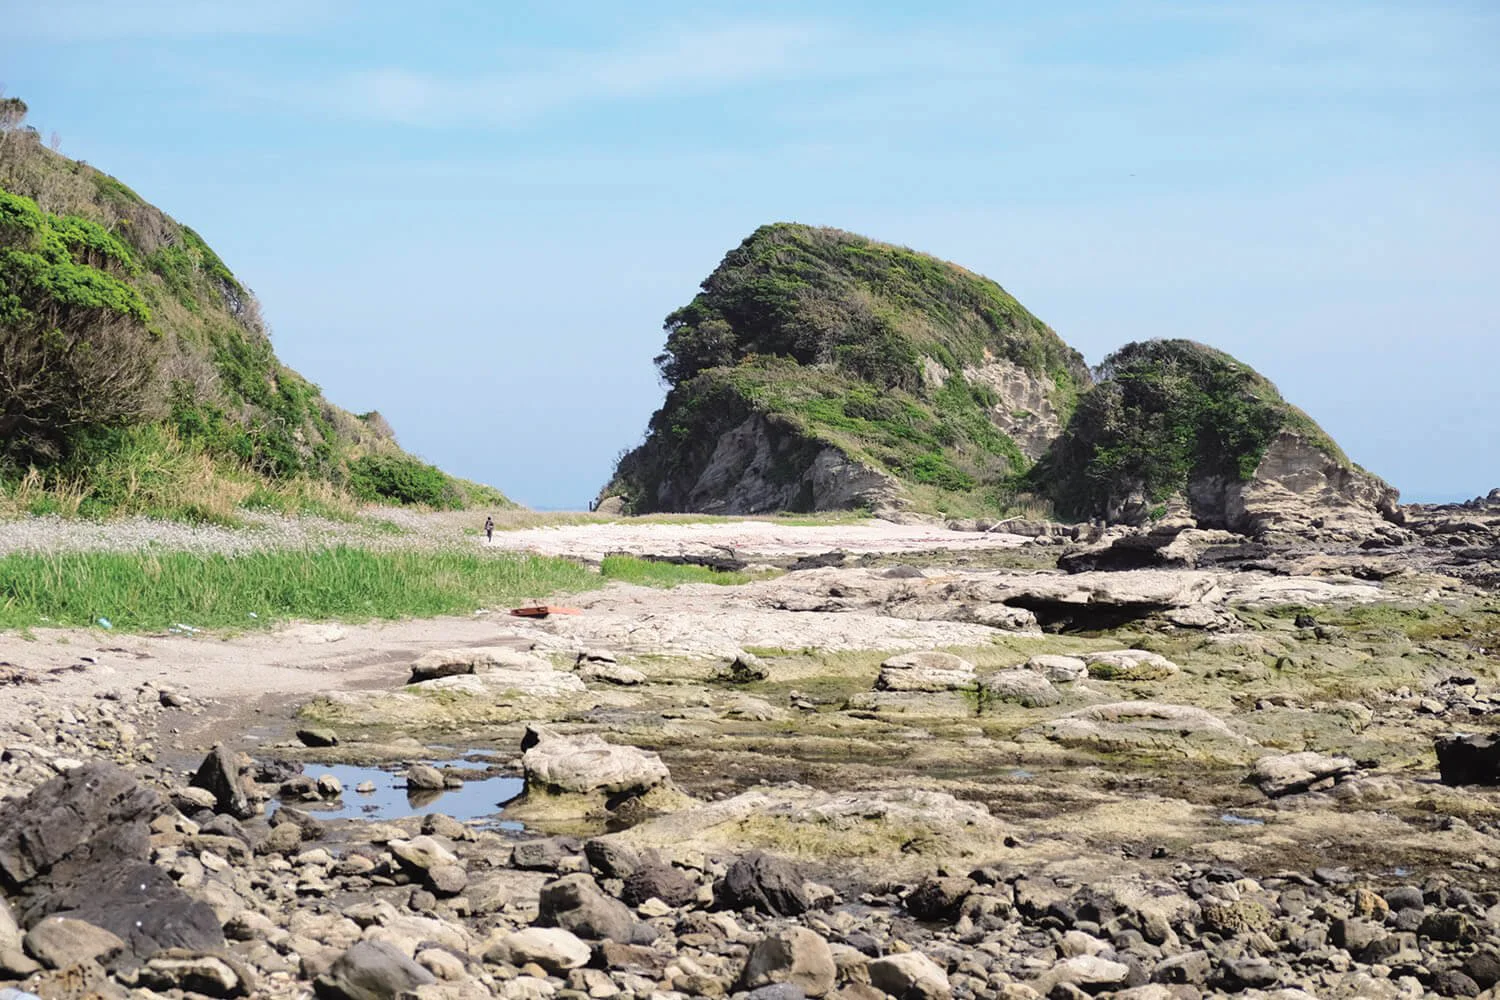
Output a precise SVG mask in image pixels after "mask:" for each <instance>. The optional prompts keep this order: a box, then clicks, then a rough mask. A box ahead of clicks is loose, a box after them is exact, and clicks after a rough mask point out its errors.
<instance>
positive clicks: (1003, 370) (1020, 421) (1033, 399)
mask: <svg viewBox="0 0 1500 1000" xmlns="http://www.w3.org/2000/svg"><path fill="white" fill-rule="evenodd" d="M963 374H964V378H965V379H967V380H968V382H969V383H970V384H971V385H982V386H987V387H988V388H990V389H992V390H994V393H995V395H996V396H997V397H998V401H997V402H996V404H995V405H994V406H993V407H991V408H990V420H991V421H993V422H994V424H995V426H996V427H998V428H1000V430H1002V431H1004V432H1005V433H1006V434H1007V435H1009V436H1010V439H1011V440H1012V441H1014V442H1015V443H1016V445H1017V447H1019V448H1020V449H1021V454H1023V455H1025V456H1026V457H1027V458H1028V459H1030V460H1031V461H1033V462H1034V461H1036V460H1037V459H1039V458H1041V457H1042V455H1043V454H1045V453H1046V451H1047V448H1048V447H1050V446H1051V444H1052V442H1053V441H1055V440H1057V437H1058V435H1059V434H1061V433H1062V426H1063V424H1062V416H1061V414H1059V413H1058V412H1057V407H1056V406H1054V405H1053V403H1052V394H1053V393H1054V392H1055V391H1056V386H1055V385H1054V384H1053V383H1052V381H1051V380H1050V379H1047V378H1043V377H1041V376H1040V375H1037V374H1035V373H1033V372H1029V371H1027V370H1026V369H1025V368H1022V367H1021V366H1020V365H1018V364H1015V363H1014V362H1010V361H1006V360H1004V359H996V360H994V361H991V362H989V363H988V364H985V365H981V366H980V367H977V368H965V369H964V372H963Z"/></svg>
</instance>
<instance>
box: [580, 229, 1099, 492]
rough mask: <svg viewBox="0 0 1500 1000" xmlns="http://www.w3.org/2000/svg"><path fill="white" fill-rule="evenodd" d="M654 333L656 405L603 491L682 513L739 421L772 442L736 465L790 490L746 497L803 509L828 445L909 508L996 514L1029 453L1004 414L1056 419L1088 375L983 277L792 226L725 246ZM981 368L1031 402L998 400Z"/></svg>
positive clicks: (999, 392)
mask: <svg viewBox="0 0 1500 1000" xmlns="http://www.w3.org/2000/svg"><path fill="white" fill-rule="evenodd" d="M666 332H667V342H666V348H665V350H664V351H663V352H662V354H661V355H660V356H659V357H657V359H656V362H657V365H658V366H659V368H660V369H661V372H662V375H663V377H664V379H665V380H666V382H667V383H668V386H669V389H668V392H667V396H666V400H665V402H664V403H663V405H662V407H661V409H660V410H658V411H657V412H656V414H655V415H654V416H653V417H652V418H651V422H650V425H649V428H648V431H647V436H646V440H645V442H644V443H643V444H642V445H641V447H639V448H637V449H635V450H634V451H632V452H630V453H629V454H627V455H626V456H624V457H623V458H622V459H621V461H620V463H619V465H618V467H617V468H616V470H615V475H614V477H613V479H612V481H611V482H610V484H609V485H608V486H607V487H606V488H605V490H604V492H603V494H602V495H605V496H609V495H617V496H621V497H622V498H624V499H625V501H626V504H627V507H628V509H631V510H634V511H636V512H640V513H644V512H648V511H658V510H669V511H670V510H689V509H696V508H695V506H694V504H695V503H696V502H697V501H696V500H695V499H694V498H695V496H696V495H697V494H696V493H695V491H694V490H693V488H692V484H693V483H695V482H697V481H698V480H699V479H700V478H701V477H702V476H703V475H705V474H706V471H707V470H708V469H710V468H711V467H712V466H713V464H714V463H715V462H716V461H720V462H722V461H723V453H722V451H721V450H720V449H719V441H720V439H721V438H722V436H723V435H724V434H726V433H727V432H729V431H731V430H733V429H735V428H737V427H744V426H750V425H747V423H746V422H747V421H751V422H752V424H753V425H754V426H755V428H756V431H755V433H756V434H758V435H760V436H762V437H765V438H767V439H768V441H767V443H766V445H765V449H764V450H766V451H767V453H768V454H770V455H771V459H770V460H769V461H761V462H759V463H752V464H753V468H752V469H751V471H752V472H753V474H754V475H755V476H757V477H759V479H760V480H763V481H764V482H765V483H766V484H768V486H771V487H774V486H776V485H777V484H778V483H781V482H784V483H785V484H786V485H787V487H788V488H787V489H786V490H785V491H784V492H783V493H778V492H777V491H776V490H774V489H763V490H761V491H760V495H761V496H764V497H767V498H772V497H792V498H793V499H792V500H791V502H789V503H782V504H780V506H781V507H782V508H783V509H785V508H787V507H790V508H791V509H810V507H811V506H812V505H814V503H815V501H814V499H813V498H812V497H811V496H810V493H809V491H810V488H811V480H810V478H809V463H810V462H812V461H813V459H814V458H815V457H816V456H817V455H818V454H820V453H821V452H823V451H824V450H825V449H828V448H833V449H836V450H837V451H838V452H839V453H841V454H842V455H844V456H847V458H848V459H850V460H852V461H853V462H855V463H857V464H858V465H860V466H862V467H865V468H868V469H871V470H874V471H875V472H877V473H879V474H881V475H884V476H887V477H889V478H890V480H891V482H892V483H893V484H895V488H896V489H897V490H898V491H899V492H900V493H901V494H902V495H903V497H904V499H905V500H906V501H907V502H908V503H910V504H911V505H912V506H915V507H917V508H919V509H933V510H947V511H953V512H960V511H969V510H980V509H989V510H994V509H998V508H999V507H1001V506H1003V505H1004V504H1005V503H1006V502H1007V500H1008V499H1009V497H1010V491H1011V489H1012V487H1013V485H1014V483H1015V480H1016V476H1018V475H1019V474H1020V473H1022V472H1024V471H1025V470H1026V469H1027V468H1028V466H1029V465H1030V459H1029V458H1028V457H1027V455H1026V453H1025V451H1026V449H1025V448H1024V447H1023V446H1022V444H1020V443H1018V441H1017V439H1016V437H1015V436H1014V434H1013V433H1012V431H1013V429H1014V427H1015V426H1016V425H1014V424H1012V420H1016V421H1025V420H1027V419H1028V418H1036V419H1038V420H1040V419H1042V417H1043V416H1045V417H1046V419H1049V420H1053V421H1056V422H1057V423H1058V429H1060V422H1061V421H1064V420H1066V419H1067V417H1068V415H1070V414H1071V413H1072V410H1073V407H1074V406H1075V404H1076V400H1077V398H1078V396H1079V394H1080V392H1082V391H1083V390H1084V389H1085V388H1087V386H1088V385H1089V382H1090V379H1089V372H1088V368H1087V366H1086V365H1085V364H1084V362H1083V359H1082V357H1081V356H1080V355H1079V354H1078V353H1077V352H1076V351H1074V350H1073V349H1071V348H1069V347H1068V346H1067V345H1066V344H1064V343H1063V342H1062V340H1061V339H1060V338H1059V337H1058V336H1057V335H1056V334H1055V333H1054V332H1053V331H1052V330H1051V329H1050V328H1049V327H1047V325H1046V324H1044V323H1043V322H1042V321H1041V320H1039V319H1037V318H1036V317H1035V316H1033V315H1031V313H1029V312H1027V311H1026V309H1025V308H1023V307H1022V306H1021V304H1020V303H1019V302H1017V301H1016V300H1015V299H1014V298H1013V297H1012V296H1011V295H1009V294H1008V293H1007V292H1006V291H1005V290H1004V289H1002V288H1001V287H1000V286H999V285H997V284H995V283H994V282H993V281H990V280H989V279H987V278H984V277H981V276H979V275H976V274H974V273H972V272H970V271H967V270H965V269H963V268H961V267H959V266H957V265H955V264H950V263H948V262H946V261H942V260H938V259H937V258H935V257H930V256H928V255H926V254H921V253H917V252H915V251H912V250H908V249H905V248H903V247H897V246H891V245H889V244H885V243H879V242H876V241H874V240H870V239H866V238H865V237H862V236H857V235H855V234H852V233H847V232H843V231H840V230H837V229H824V228H814V227H811V226H804V225H796V224H790V223H779V224H775V225H768V226H763V227H761V228H760V229H757V230H756V231H755V232H754V233H752V234H751V235H750V237H749V238H748V239H746V240H745V241H744V242H743V243H742V244H740V246H739V247H737V248H736V249H734V250H732V251H730V253H729V254H728V255H727V256H726V257H725V258H724V260H723V262H722V263H721V264H720V265H719V267H718V268H717V269H716V270H715V271H714V272H713V273H712V274H711V275H709V277H708V278H707V279H706V280H705V281H704V282H703V285H702V290H701V291H700V292H699V294H698V295H697V296H696V297H695V298H694V299H693V300H692V302H690V303H689V304H688V305H686V306H684V307H683V308H681V309H679V310H677V311H676V312H674V313H672V314H671V315H670V316H668V317H667V320H666ZM997 372H998V373H1001V374H1003V375H1005V376H1006V377H1009V378H1012V379H1015V378H1019V379H1021V381H1022V382H1024V383H1025V384H1026V385H1028V386H1032V387H1034V389H1035V392H1034V393H1033V395H1035V396H1037V397H1038V398H1036V399H1028V400H1027V401H1026V402H1025V403H1022V402H1019V401H1017V400H1014V399H1008V398H1006V390H1005V389H1004V388H1003V386H1001V387H998V388H997V385H998V383H997V382H996V381H995V378H994V377H993V376H994V375H995V373H997ZM1028 405H1029V406H1030V407H1031V408H1032V409H1035V410H1044V411H1045V414H1040V415H1039V414H1036V413H1032V412H1031V410H1028V409H1026V406H1028ZM755 421H759V422H758V423H755ZM1044 432H1045V431H1043V433H1044ZM1028 433H1033V434H1034V433H1035V432H1034V431H1031V430H1029V431H1028ZM746 502H747V503H748V502H749V501H748V500H747V501H746ZM768 502H769V500H768ZM738 512H753V511H751V510H742V511H738Z"/></svg>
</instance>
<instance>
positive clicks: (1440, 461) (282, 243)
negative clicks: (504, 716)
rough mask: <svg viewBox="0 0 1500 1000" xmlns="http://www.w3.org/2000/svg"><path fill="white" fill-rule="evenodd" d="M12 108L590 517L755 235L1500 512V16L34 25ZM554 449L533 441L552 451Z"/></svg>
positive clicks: (598, 16)
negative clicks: (695, 321) (842, 256)
mask: <svg viewBox="0 0 1500 1000" xmlns="http://www.w3.org/2000/svg"><path fill="white" fill-rule="evenodd" d="M7 21H8V23H7V31H8V36H9V37H8V39H7V41H8V42H9V43H10V44H8V45H7V46H6V59H5V68H4V70H3V72H0V79H3V80H4V83H5V85H6V93H7V94H9V95H12V96H18V97H21V98H22V99H24V100H26V101H27V102H28V103H29V105H30V107H31V115H30V122H31V123H32V124H34V125H35V126H36V127H37V128H39V129H40V130H41V132H42V135H43V137H44V138H45V137H47V136H48V135H49V134H50V133H51V132H53V131H56V132H57V133H58V134H59V135H60V141H61V151H62V152H64V153H66V154H68V155H71V156H74V157H76V158H80V159H84V160H87V161H88V162H90V163H92V164H94V165H96V166H98V167H99V168H100V169H103V170H105V171H107V172H109V173H111V174H113V175H115V176H117V177H119V178H120V179H121V180H122V181H124V182H125V183H126V184H128V185H130V186H131V187H132V188H134V189H135V190H136V191H138V192H140V193H141V195H142V196H143V197H145V198H147V199H148V200H150V201H151V202H153V203H154V204H156V205H158V206H160V207H161V208H162V209H164V210H165V211H167V212H168V213H169V214H171V215H172V216H173V217H174V218H177V219H178V220H180V221H182V222H184V223H186V224H188V225H190V226H192V227H193V228H194V229H196V230H197V231H198V232H200V233H201V234H202V235H203V236H204V238H205V239H206V240H207V241H208V242H209V244H210V245H211V246H213V247H214V249H215V250H216V251H217V252H218V253H219V255H220V256H221V257H222V258H223V259H224V260H225V261H226V263H227V264H228V265H229V266H230V268H231V269H233V270H234V272H235V273H236V275H237V276H238V277H239V278H240V279H241V280H242V281H243V282H244V283H245V284H247V285H248V286H250V287H252V288H254V289H255V290H256V292H257V293H258V295H259V297H260V299H261V302H262V305H263V308H264V313H265V315H266V317H267V319H268V320H269V322H270V325H271V327H272V330H273V341H274V343H275V346H276V350H277V353H278V354H279V356H280V357H281V359H282V360H283V361H284V362H285V363H286V364H288V365H290V366H292V367H293V368H295V369H297V370H298V371H300V372H301V373H302V374H304V375H305V376H307V377H308V378H310V379H311V380H313V381H314V382H316V383H318V384H319V385H320V386H322V387H323V389H324V390H325V392H326V394H327V395H328V397H329V398H330V399H331V400H332V401H334V402H335V403H338V404H339V405H341V406H344V407H346V408H348V409H351V410H354V411H356V412H358V411H365V410H371V409H377V410H379V411H380V412H381V413H383V414H384V415H385V416H386V417H387V419H388V420H389V421H390V422H391V424H392V425H393V426H394V427H395V429H396V432H397V435H398V438H399V439H400V441H401V442H402V444H403V445H404V446H406V447H407V448H408V449H410V450H411V451H413V452H415V453H417V454H419V455H421V456H423V457H424V458H426V459H428V460H429V461H432V462H434V463H436V464H438V465H440V466H442V467H443V468H445V469H447V470H449V471H451V472H453V473H455V474H458V475H462V476H465V477H467V478H471V479H477V480H480V481H484V482H488V483H492V484H493V485H495V486H498V487H499V488H501V489H502V490H504V491H506V492H507V493H508V494H509V495H511V496H513V497H514V498H516V499H517V500H519V501H521V502H523V503H527V504H528V505H532V506H537V507H544V508H548V507H551V508H558V507H566V508H573V509H578V508H582V507H584V506H586V504H587V502H588V500H589V499H591V498H592V497H593V496H594V495H595V493H596V491H597V490H598V489H599V488H600V487H601V486H602V485H603V484H604V482H605V481H606V480H607V478H608V476H609V473H610V470H611V467H612V462H613V460H614V458H615V456H616V455H617V454H619V453H620V452H621V451H623V450H624V449H626V448H629V447H631V446H633V445H635V444H637V443H638V442H639V441H640V439H641V436H642V434H643V432H644V430H645V427H646V422H647V420H648V418H649V417H650V414H651V413H652V411H653V410H655V409H656V407H657V406H658V405H659V404H660V402H661V399H662V394H663V390H662V387H661V385H660V384H659V382H658V381H657V378H656V372H655V370H654V368H653V366H652V363H651V358H652V357H653V356H654V355H656V354H657V353H658V352H659V351H660V349H661V345H662V342H663V339H664V335H663V333H662V330H661V322H662V319H663V317H664V316H665V315H666V314H667V313H668V312H670V311H671V310H673V309H674V308H676V307H678V306H680V305H682V304H684V303H686V302H687V301H688V300H689V299H691V297H692V296H693V294H694V293H695V291H696V289H697V286H698V283H699V282H700V281H701V280H702V279H703V278H704V277H705V276H706V275H707V274H708V273H709V272H710V271H711V270H713V268H714V267H715V266H716V265H717V264H718V262H719V260H720V258H721V257H722V256H723V255H724V253H726V252H727V251H728V250H730V249H731V248H733V247H734V246H736V245H737V244H738V243H739V242H740V241H741V240H742V239H744V237H745V236H747V235H748V234H749V233H750V232H751V231H752V230H754V229H755V228H756V226H758V225H761V224H763V223H767V222H772V221H797V222H806V223H810V224H817V225H831V226H836V227H838V228H842V229H848V230H852V231H855V232H859V233H862V234H864V235H867V236H870V237H873V238H875V239H879V240H883V241H886V242H891V243H897V244H901V245H905V246H909V247H912V248H914V249H916V250H920V251H923V252H926V253H931V254H933V255H935V256H938V257H941V258H944V259H946V260H951V261H954V262H956V263H959V264H961V265H963V266H965V267H967V268H969V269H970V270H973V271H976V272H978V273H981V274H985V275H987V276H988V277H990V278H993V279H994V280H996V281H998V282H999V283H1000V284H1001V285H1003V286H1004V287H1005V288H1006V289H1007V290H1008V291H1010V292H1011V293H1012V294H1014V295H1015V296H1016V297H1017V298H1018V299H1019V300H1020V301H1021V302H1022V303H1023V304H1024V305H1025V306H1026V307H1027V308H1028V309H1029V310H1031V311H1032V312H1033V313H1035V314H1036V315H1037V316H1039V317H1040V318H1041V319H1043V320H1044V321H1045V322H1047V323H1048V324H1049V325H1051V326H1052V327H1053V328H1054V329H1055V330H1056V331H1057V332H1058V333H1059V334H1060V335H1061V336H1062V337H1063V339H1065V340H1066V341H1067V342H1068V343H1070V344H1072V345H1073V346H1075V347H1076V348H1078V349H1079V350H1080V351H1082V352H1083V354H1084V355H1085V357H1086V358H1087V359H1088V361H1089V362H1090V363H1091V364H1097V363H1098V362H1099V361H1100V360H1101V359H1102V358H1103V357H1104V356H1105V355H1106V354H1107V353H1108V352H1110V351H1112V350H1114V349H1116V348H1118V347H1120V346H1122V345H1124V344H1125V343H1127V342H1129V341H1132V340H1139V339H1144V338H1147V337H1152V336H1161V337H1186V338H1190V339H1193V340H1198V341H1202V342H1205V343H1208V344H1211V345H1213V346H1215V347H1218V348H1220V349H1222V350H1225V351H1228V352H1229V353H1231V354H1233V355H1235V356H1236V357H1238V358H1239V359H1241V360H1242V361H1244V362H1246V363H1247V364H1250V365H1252V366H1253V367H1255V368H1256V369H1257V370H1259V371H1260V372H1261V373H1263V374H1264V375H1266V376H1267V377H1268V378H1270V379H1271V380H1272V381H1273V382H1275V383H1276V385H1277V386H1278V388H1279V389H1280V390H1281V391H1282V393H1283V395H1284V396H1285V397H1286V398H1287V399H1288V400H1289V401H1291V402H1292V403H1294V404H1296V405H1297V406H1299V407H1301V408H1302V409H1304V410H1306V411H1307V412H1308V413H1309V414H1310V415H1311V416H1312V417H1313V418H1314V419H1316V420H1317V421H1319V423H1321V424H1322V425H1323V426H1324V428H1325V429H1327V430H1328V432H1329V433H1330V434H1331V435H1332V436H1333V437H1334V438H1335V440H1337V441H1338V442H1339V443H1340V444H1341V445H1342V446H1343V447H1344V449H1345V450H1346V451H1347V452H1348V453H1349V455H1350V456H1351V457H1352V458H1353V459H1354V460H1355V461H1357V462H1359V463H1360V464H1361V465H1363V466H1364V467H1365V468H1367V469H1369V470H1371V471H1372V472H1374V473H1375V474H1377V475H1380V476H1382V477H1383V478H1385V479H1386V480H1387V481H1389V482H1390V483H1391V484H1392V485H1394V486H1396V487H1397V488H1398V489H1400V490H1401V491H1402V494H1403V499H1405V500H1408V501H1412V500H1420V499H1429V498H1452V499H1467V498H1469V497H1472V496H1476V495H1482V494H1484V493H1486V492H1487V491H1488V490H1489V489H1490V488H1492V487H1494V486H1496V485H1500V434H1497V433H1496V432H1495V431H1494V429H1493V427H1494V418H1493V400H1494V398H1495V394H1494V390H1493V381H1494V373H1495V371H1496V370H1497V368H1500V336H1497V334H1500V321H1497V319H1496V318H1495V311H1494V309H1493V306H1492V303H1491V298H1492V296H1493V286H1494V283H1495V277H1494V270H1495V264H1494V262H1495V261H1496V260H1500V199H1496V198H1495V196H1494V192H1495V190H1497V188H1500V184H1497V182H1500V110H1497V109H1500V63H1497V61H1496V60H1495V59H1494V58H1493V56H1494V53H1495V52H1496V51H1500V12H1497V11H1496V10H1494V9H1492V8H1490V7H1489V6H1487V5H1484V4H1480V3H1461V2H1450V3H1439V4H1416V3H1386V4H1378V5H1371V4H1364V3H1355V2H1352V0H1348V2H1338V3H1333V4H1329V5H1324V6H1321V7H1318V8H1316V9H1309V8H1305V7H1303V6H1302V5H1296V4H1290V3H1268V4H1240V5H1234V4H1230V5H1215V6H1213V7H1198V6H1196V5H1181V4H1176V3H1172V2H1152V3H1141V4H1135V5H1131V7H1130V9H1129V10H1128V11H1122V10H1120V9H1118V8H1117V7H1116V6H1114V5H1107V4H1083V5H1079V6H1076V7H1073V8H1070V9H1069V10H1068V11H1066V12H1058V11H1051V10H1034V11H1033V10H1004V9H998V10H997V9H995V7H994V5H985V4H966V3H958V4H954V5H947V6H945V7H943V8H942V9H940V10H935V11H922V12H915V11H912V10H908V9H905V8H904V6H903V5H882V4H875V5H868V4H860V5H856V4H853V3H824V4H820V5H817V6H816V7H815V8H809V7H808V6H807V5H799V4H790V3H781V2H772V3H767V4H764V5H757V7H756V8H755V9H754V11H753V12H747V11H746V9H745V8H743V7H742V6H732V5H728V4H713V3H710V4H707V5H695V6H694V8H693V10H692V12H691V13H690V14H689V13H684V12H683V11H682V10H681V9H680V8H678V7H677V6H675V5H671V4H664V3H650V2H647V3H644V4H641V5H635V6H633V7H631V8H630V10H628V11H625V10H619V9H616V8H614V7H613V6H611V5H607V4H599V3H580V4H576V5H569V6H568V7H566V8H549V9H547V10H520V9H506V8H491V7H489V6H486V5H468V4H437V5H434V6H431V7H429V8H423V9H422V10H421V11H420V12H418V11H416V10H415V9H414V8H411V7H410V6H409V5H396V4H392V3H383V2H382V3H369V4H359V5H356V4H353V3H352V2H345V0H311V2H306V3H291V2H288V0H267V2H266V3H263V4H259V5H256V6H255V7H254V8H253V9H252V8H246V9H243V10H240V9H234V8H223V7H221V6H219V5H215V4H209V3H206V2H201V0H152V2H150V3H148V4H144V5H136V6H135V7H134V8H126V7H120V6H118V5H111V4H106V3H103V2H102V0H56V2H52V3H46V4H42V3H30V4H22V5H20V9H18V10H17V11H14V12H12V13H11V14H8V16H7ZM538 439H541V440H542V441H544V442H545V445H544V446H542V447H537V446H536V445H535V444H534V442H535V441H537V440H538Z"/></svg>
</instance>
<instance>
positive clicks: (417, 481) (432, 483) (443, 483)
mask: <svg viewBox="0 0 1500 1000" xmlns="http://www.w3.org/2000/svg"><path fill="white" fill-rule="evenodd" d="M349 488H350V489H351V490H352V491H353V492H354V495H355V496H357V497H359V498H360V499H361V500H371V501H376V502H385V503H401V504H425V505H427V506H429V507H440V508H445V509H455V510H456V509H459V508H461V507H462V506H463V496H462V495H461V494H460V493H459V491H458V490H457V489H456V488H455V486H454V483H453V481H452V480H451V479H449V478H448V477H447V476H446V475H444V474H443V470H441V469H438V468H436V467H434V466H431V465H428V464H426V463H425V462H421V461H418V460H417V459H415V458H412V457H411V456H410V455H365V456H364V457H362V458H358V459H355V460H354V461H353V462H351V463H349Z"/></svg>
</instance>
